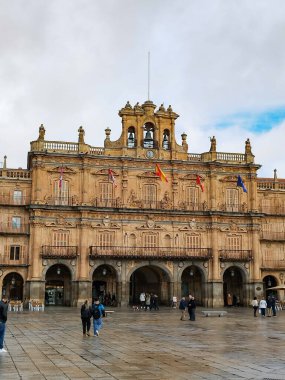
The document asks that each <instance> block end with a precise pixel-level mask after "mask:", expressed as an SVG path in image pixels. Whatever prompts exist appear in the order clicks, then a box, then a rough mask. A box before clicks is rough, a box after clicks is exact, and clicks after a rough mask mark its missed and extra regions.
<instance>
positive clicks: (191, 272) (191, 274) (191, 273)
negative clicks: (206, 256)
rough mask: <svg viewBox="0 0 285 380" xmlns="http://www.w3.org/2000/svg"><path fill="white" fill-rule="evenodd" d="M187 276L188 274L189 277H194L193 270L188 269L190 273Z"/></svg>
mask: <svg viewBox="0 0 285 380" xmlns="http://www.w3.org/2000/svg"><path fill="white" fill-rule="evenodd" d="M189 274H190V276H191V277H192V276H194V271H193V269H192V268H191V269H190V272H189Z"/></svg>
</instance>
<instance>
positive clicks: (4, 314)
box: [0, 296, 8, 353]
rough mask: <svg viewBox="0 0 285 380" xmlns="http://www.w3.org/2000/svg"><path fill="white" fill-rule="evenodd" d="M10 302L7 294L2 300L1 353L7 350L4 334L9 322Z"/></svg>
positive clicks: (0, 312) (0, 320)
mask: <svg viewBox="0 0 285 380" xmlns="http://www.w3.org/2000/svg"><path fill="white" fill-rule="evenodd" d="M7 312H8V302H7V298H6V297H5V296H3V297H2V301H0V353H2V352H7V351H6V350H5V348H4V336H5V329H6V322H7Z"/></svg>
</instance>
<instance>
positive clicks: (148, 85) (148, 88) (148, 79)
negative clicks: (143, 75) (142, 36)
mask: <svg viewBox="0 0 285 380" xmlns="http://www.w3.org/2000/svg"><path fill="white" fill-rule="evenodd" d="M149 91H150V52H148V59H147V99H148V100H150V97H149Z"/></svg>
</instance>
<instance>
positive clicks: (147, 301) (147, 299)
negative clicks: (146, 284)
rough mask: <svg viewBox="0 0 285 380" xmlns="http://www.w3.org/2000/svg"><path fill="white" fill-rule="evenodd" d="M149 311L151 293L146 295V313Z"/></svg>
mask: <svg viewBox="0 0 285 380" xmlns="http://www.w3.org/2000/svg"><path fill="white" fill-rule="evenodd" d="M147 309H149V310H150V294H149V293H146V295H145V311H147Z"/></svg>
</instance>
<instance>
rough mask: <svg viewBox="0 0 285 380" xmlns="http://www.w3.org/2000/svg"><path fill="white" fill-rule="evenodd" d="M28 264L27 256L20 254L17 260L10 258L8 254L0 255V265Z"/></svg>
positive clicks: (16, 265) (15, 265)
mask: <svg viewBox="0 0 285 380" xmlns="http://www.w3.org/2000/svg"><path fill="white" fill-rule="evenodd" d="M18 266H22V267H23V266H28V257H27V256H23V254H20V256H19V258H18V259H17V260H15V259H11V258H10V257H9V256H4V255H3V256H1V255H0V267H18Z"/></svg>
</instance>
